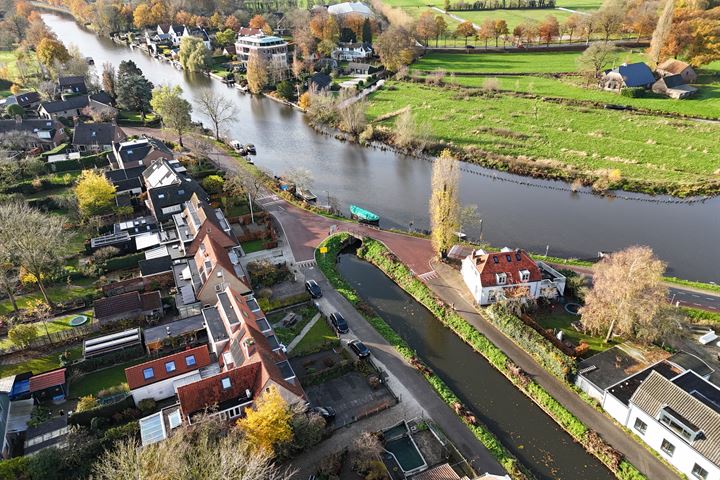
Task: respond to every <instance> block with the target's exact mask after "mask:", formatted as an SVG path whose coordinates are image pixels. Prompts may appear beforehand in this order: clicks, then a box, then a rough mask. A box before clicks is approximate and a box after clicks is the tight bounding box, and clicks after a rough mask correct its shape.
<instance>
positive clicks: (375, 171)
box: [43, 14, 720, 283]
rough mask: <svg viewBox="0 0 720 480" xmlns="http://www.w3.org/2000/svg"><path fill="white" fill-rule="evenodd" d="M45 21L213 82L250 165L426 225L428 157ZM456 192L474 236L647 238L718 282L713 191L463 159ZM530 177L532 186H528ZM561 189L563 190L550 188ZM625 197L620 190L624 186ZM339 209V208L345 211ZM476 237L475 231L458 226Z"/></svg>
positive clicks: (85, 45)
mask: <svg viewBox="0 0 720 480" xmlns="http://www.w3.org/2000/svg"><path fill="white" fill-rule="evenodd" d="M43 19H44V20H45V23H47V25H48V27H49V28H50V29H51V30H52V31H53V32H55V33H56V34H57V35H58V37H59V38H60V39H61V40H62V41H63V42H65V43H66V44H67V45H71V44H75V45H77V46H78V47H80V50H81V51H82V52H83V54H84V55H87V56H90V57H93V59H94V60H95V65H96V67H95V68H96V69H97V70H98V71H101V70H102V64H103V63H105V62H110V63H112V64H113V65H115V66H116V67H117V66H118V65H119V64H120V62H121V61H122V60H133V61H134V62H135V63H136V64H137V65H138V66H139V67H140V68H141V69H142V70H143V72H144V73H145V75H146V76H147V77H148V78H149V79H150V80H151V81H152V82H153V83H154V84H155V85H160V84H170V85H180V86H181V87H182V88H183V90H184V92H185V96H186V97H187V98H188V100H190V101H191V103H193V105H194V107H195V112H194V115H193V116H194V117H195V119H196V120H200V121H204V120H205V124H206V125H209V122H207V121H206V119H203V118H202V116H201V115H200V114H199V113H198V108H197V104H196V102H195V101H194V98H195V97H196V96H197V95H198V94H199V93H200V92H201V91H203V90H206V89H213V90H215V91H216V92H217V93H218V94H220V95H223V96H226V97H228V98H231V99H232V100H233V101H234V102H235V103H236V105H237V107H238V115H237V117H236V118H235V120H234V121H233V122H232V124H231V125H229V126H228V129H227V132H226V135H227V136H228V137H230V138H233V139H237V140H240V141H242V142H244V143H254V144H255V145H256V146H257V149H258V155H257V158H256V163H257V164H258V165H259V166H261V167H264V168H266V169H269V170H271V171H273V172H274V173H275V174H282V173H283V172H286V171H288V170H289V169H291V168H296V167H303V168H307V169H308V170H310V171H311V172H312V174H313V176H314V185H313V188H312V190H313V191H314V192H315V193H316V194H317V195H318V197H320V198H321V199H324V198H326V196H327V195H331V196H333V197H334V198H336V199H337V200H338V203H339V204H340V205H341V206H342V207H344V208H348V206H349V205H350V204H358V205H360V206H363V207H365V208H367V209H369V210H371V211H373V212H375V213H377V214H379V215H380V216H381V217H382V222H381V225H382V226H384V227H396V228H404V229H407V228H408V227H409V226H410V225H411V224H412V226H413V227H414V228H420V229H427V228H428V215H427V210H428V208H427V204H428V199H429V186H430V174H431V163H430V162H428V161H425V160H419V159H415V158H409V157H406V156H403V155H398V154H395V153H391V152H387V151H381V150H377V149H369V148H363V147H360V146H358V145H354V144H349V143H344V142H340V141H338V140H335V139H334V138H332V137H331V136H326V135H318V134H317V133H315V132H314V131H313V130H312V129H311V128H310V127H309V126H308V125H307V124H306V122H305V119H304V116H303V114H302V113H300V112H297V111H295V110H294V109H292V108H290V107H287V106H285V105H281V104H278V103H276V102H274V101H271V100H267V99H264V98H258V97H253V96H250V95H246V94H242V93H240V92H239V91H238V90H235V89H232V88H228V87H226V86H224V85H222V84H221V83H220V82H218V81H215V80H210V79H209V78H207V77H204V76H201V75H191V74H188V73H185V72H182V71H178V70H176V69H175V68H173V67H172V66H171V65H170V64H168V63H162V62H159V61H157V60H154V59H152V58H150V57H149V56H148V55H146V54H144V53H143V52H140V51H137V50H136V51H131V50H130V49H129V48H127V47H124V46H121V45H117V44H115V43H113V42H112V41H110V40H109V39H105V38H99V37H97V36H96V35H94V34H93V33H92V32H89V31H86V30H83V29H82V28H80V27H79V26H78V25H77V24H76V23H75V22H74V21H73V20H72V19H71V18H69V17H65V16H60V15H56V14H43ZM460 182H461V184H460V192H461V199H462V202H463V203H464V204H466V205H469V204H475V205H478V211H479V213H480V216H481V217H482V219H483V226H482V234H483V239H484V240H485V241H488V242H490V243H492V244H494V245H497V246H505V245H507V246H511V247H522V248H526V249H529V250H531V251H535V252H545V250H546V248H547V247H548V246H549V253H550V255H555V256H567V257H576V258H590V257H594V256H595V255H596V254H597V252H598V251H613V250H618V249H621V248H624V247H626V246H629V245H634V244H642V245H650V246H651V247H652V248H653V250H654V251H655V252H656V254H657V255H658V256H659V257H660V258H662V259H663V260H665V261H666V262H668V264H669V270H668V274H670V275H676V276H679V277H684V278H689V279H695V280H703V281H715V282H718V283H720V270H719V269H718V268H717V265H718V263H720V198H714V199H711V200H708V201H706V202H704V203H695V204H685V203H656V202H653V201H648V200H649V197H646V196H642V195H633V194H627V195H628V196H632V197H636V198H638V199H639V200H637V199H634V200H624V199H619V198H615V199H611V198H603V197H599V196H595V195H590V194H587V192H584V193H580V194H573V193H572V192H569V191H567V185H566V184H565V183H562V182H554V181H542V180H535V179H528V178H523V177H517V176H514V175H508V174H504V173H500V172H494V171H490V170H487V169H483V168H481V167H478V166H475V165H465V166H464V169H463V172H462V174H461V180H460ZM528 184H531V185H528ZM558 188H562V190H560V189H558ZM623 195H625V194H623ZM346 213H347V212H346ZM467 233H468V234H469V235H470V237H471V238H478V237H479V235H480V232H479V231H478V229H474V230H470V231H468V232H467Z"/></svg>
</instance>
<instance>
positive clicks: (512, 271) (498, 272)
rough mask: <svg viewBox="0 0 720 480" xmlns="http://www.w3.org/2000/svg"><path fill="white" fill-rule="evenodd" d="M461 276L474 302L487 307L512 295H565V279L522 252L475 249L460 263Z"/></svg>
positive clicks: (518, 250) (545, 296) (544, 296)
mask: <svg viewBox="0 0 720 480" xmlns="http://www.w3.org/2000/svg"><path fill="white" fill-rule="evenodd" d="M460 271H461V273H462V276H463V280H465V284H466V285H467V286H468V288H469V289H470V293H471V294H472V296H473V298H475V302H477V303H478V304H479V305H489V304H492V303H495V302H497V301H500V300H503V299H505V298H509V297H512V296H526V297H530V298H533V299H537V298H541V297H543V298H555V297H557V296H561V295H563V294H564V292H565V277H564V276H563V275H562V274H560V273H559V272H558V271H557V270H555V269H553V268H552V267H550V266H549V265H547V264H545V263H543V262H536V261H535V260H533V259H532V258H530V255H528V254H527V252H525V251H524V250H520V249H515V250H511V249H509V248H507V247H506V248H503V249H502V250H501V251H499V252H492V253H487V252H485V251H484V250H475V251H473V253H471V254H470V255H468V256H467V257H465V258H464V259H463V260H462V267H461V270H460Z"/></svg>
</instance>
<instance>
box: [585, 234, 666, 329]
mask: <svg viewBox="0 0 720 480" xmlns="http://www.w3.org/2000/svg"><path fill="white" fill-rule="evenodd" d="M664 272H665V263H663V262H662V261H660V260H658V259H657V258H656V257H655V256H654V255H653V252H652V250H651V249H650V248H649V247H638V246H635V247H629V248H627V249H625V250H622V251H619V252H616V253H613V254H612V255H609V256H607V257H605V258H604V259H603V260H602V261H601V262H599V263H597V264H596V265H595V266H594V267H593V287H592V289H591V290H590V291H589V292H588V293H587V294H586V295H585V306H584V307H582V308H581V309H580V314H581V315H582V324H583V326H584V327H585V328H586V329H588V330H589V331H590V332H592V333H593V334H605V341H608V340H610V339H611V338H612V337H613V335H614V334H616V333H617V334H619V335H622V336H624V337H628V338H634V339H637V340H643V341H653V340H657V339H658V338H661V337H662V336H663V334H664V333H666V332H667V329H668V326H669V325H668V322H667V320H668V312H669V308H670V307H669V305H668V303H667V291H668V290H667V287H666V286H665V285H664V284H663V278H662V276H663V273H664Z"/></svg>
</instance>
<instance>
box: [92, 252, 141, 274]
mask: <svg viewBox="0 0 720 480" xmlns="http://www.w3.org/2000/svg"><path fill="white" fill-rule="evenodd" d="M144 259H145V254H144V253H131V254H130V255H124V256H122V257H113V258H109V259H108V260H106V261H105V262H104V263H103V264H102V265H101V266H100V268H102V269H103V270H104V271H106V272H112V271H115V270H124V269H126V268H137V266H138V262H139V261H140V260H144Z"/></svg>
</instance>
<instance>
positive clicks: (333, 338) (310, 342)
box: [292, 318, 339, 356]
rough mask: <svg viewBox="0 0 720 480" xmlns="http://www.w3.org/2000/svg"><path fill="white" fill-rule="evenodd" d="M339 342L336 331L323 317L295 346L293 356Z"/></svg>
mask: <svg viewBox="0 0 720 480" xmlns="http://www.w3.org/2000/svg"><path fill="white" fill-rule="evenodd" d="M338 342H339V340H338V338H337V335H335V332H334V331H333V330H332V329H331V328H330V326H329V325H328V323H327V322H326V321H325V320H324V319H323V318H320V319H319V320H318V321H317V322H315V325H313V326H312V328H311V329H310V330H308V332H307V333H306V334H305V336H304V337H303V338H302V340H300V342H299V343H298V344H297V345H296V346H295V348H294V349H293V351H292V354H293V356H302V355H305V354H308V353H313V352H317V351H319V350H321V349H322V347H324V346H327V347H329V346H331V345H333V344H337V343H338Z"/></svg>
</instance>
